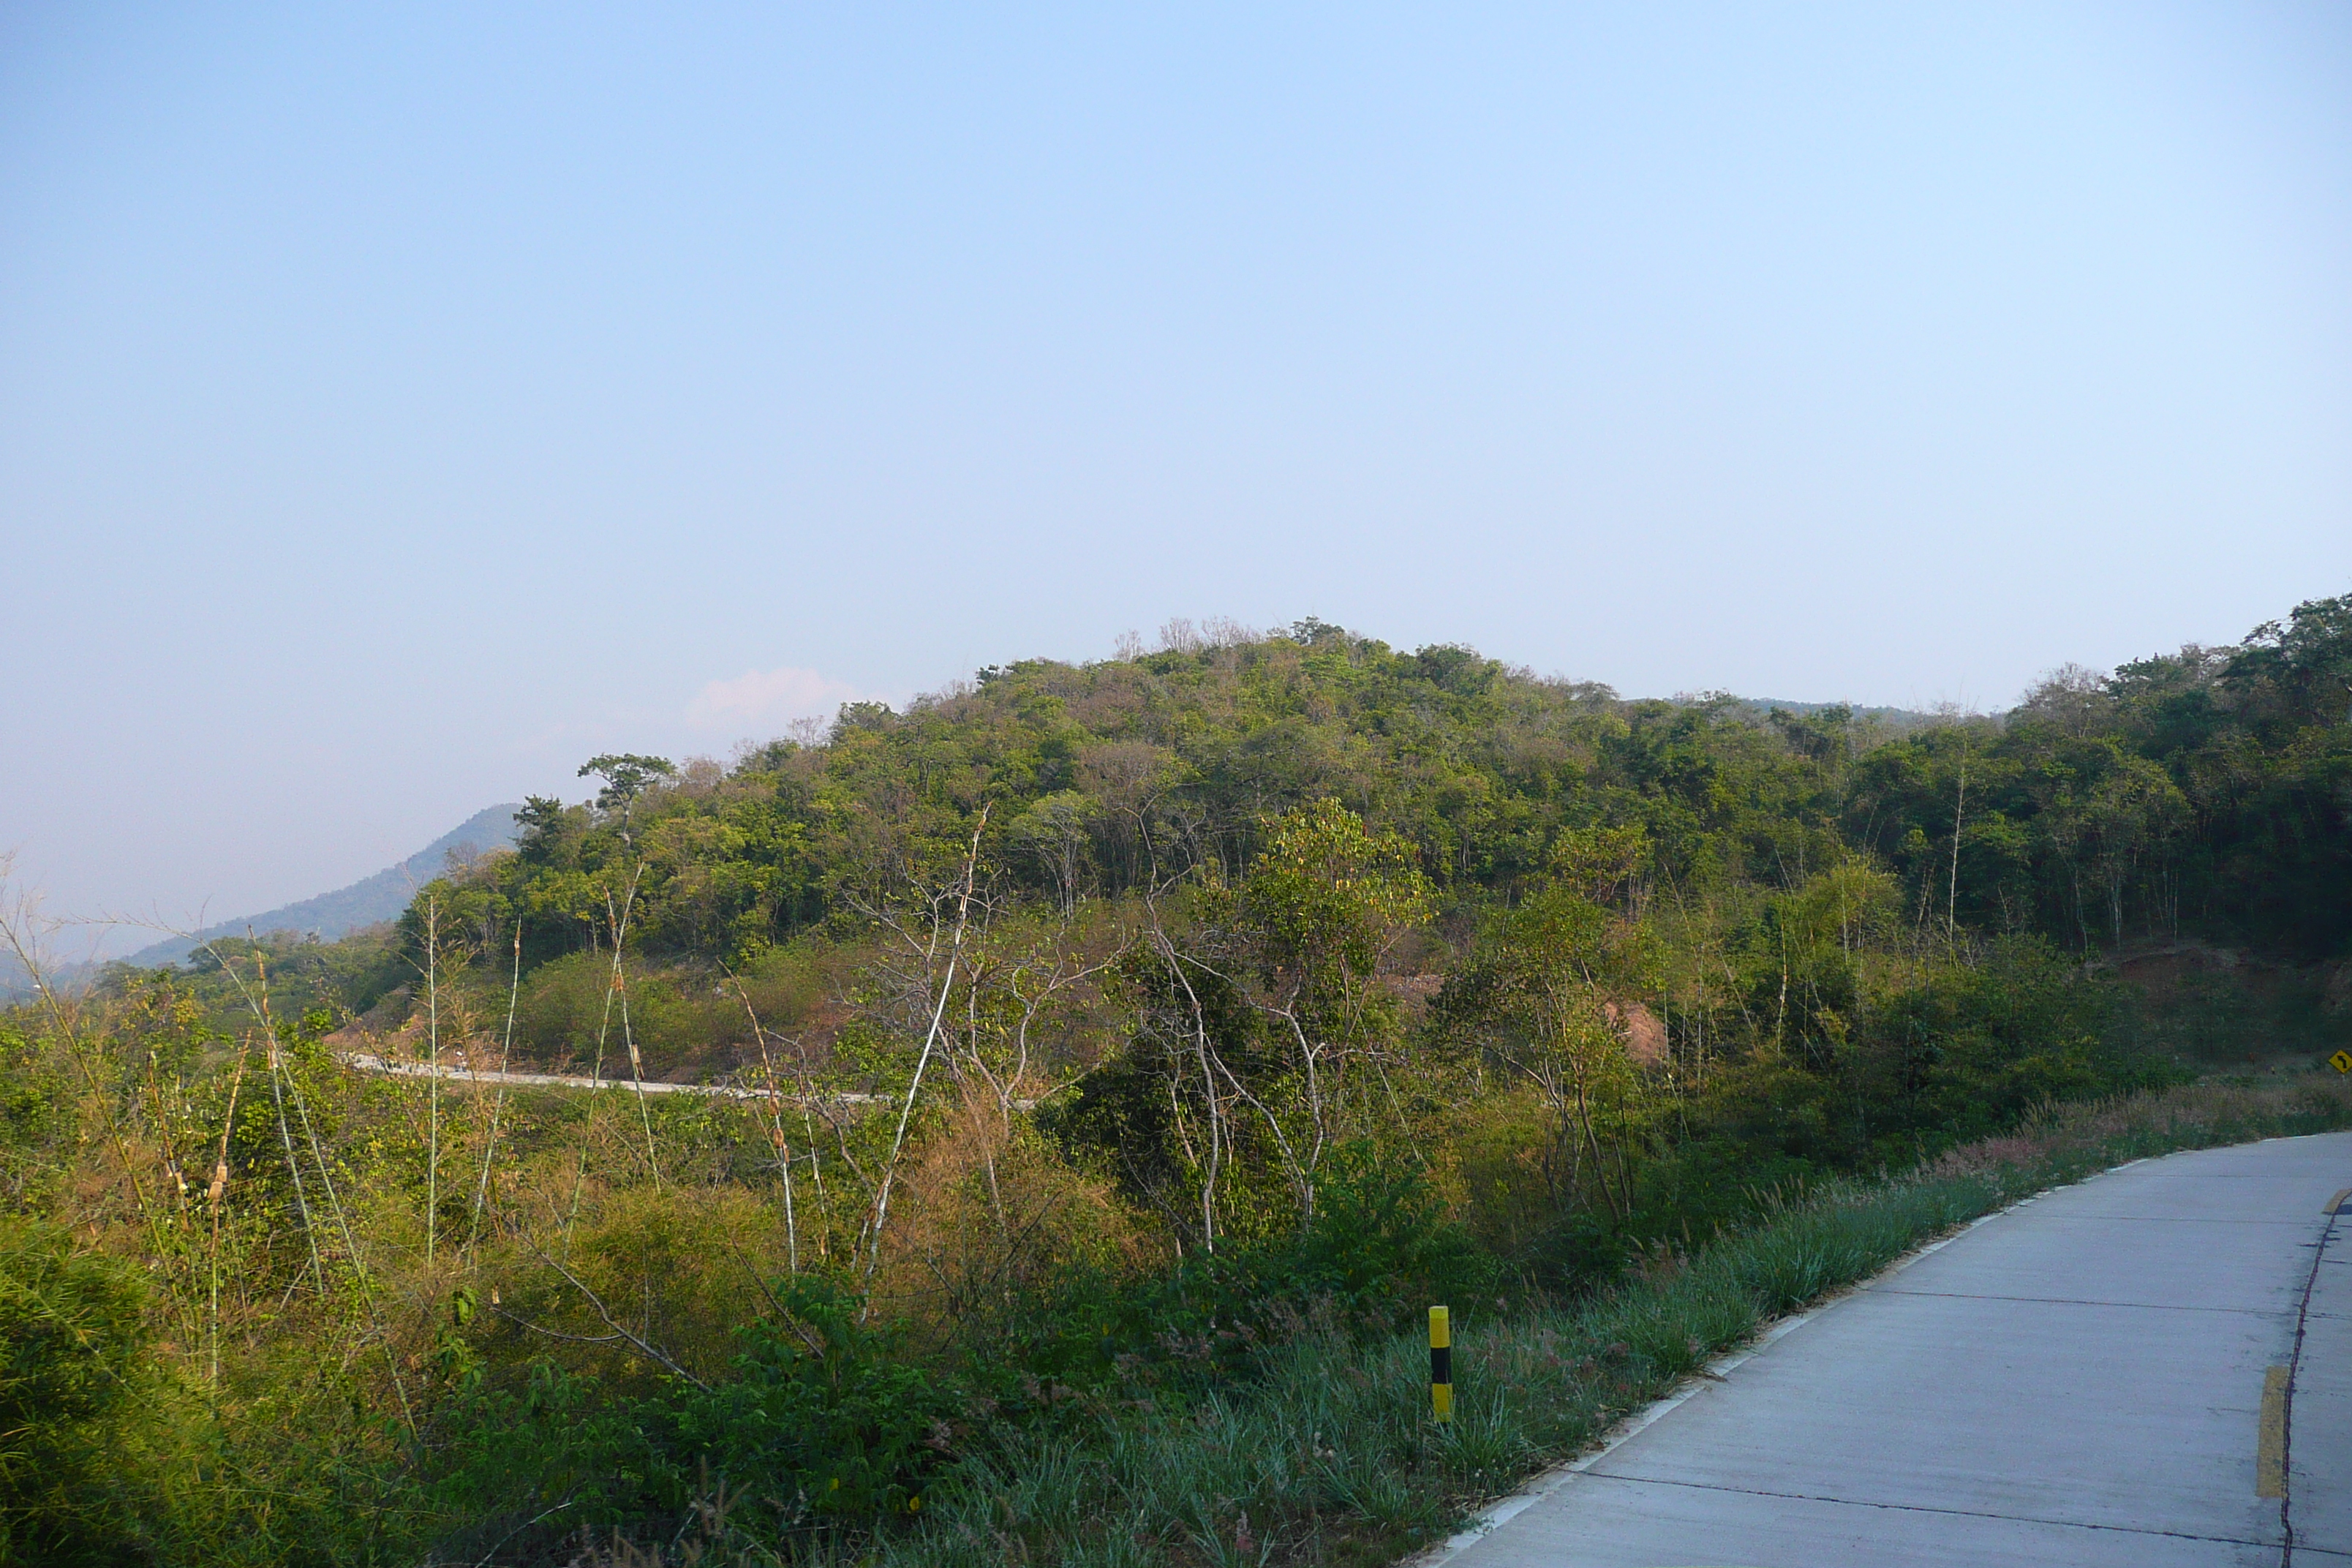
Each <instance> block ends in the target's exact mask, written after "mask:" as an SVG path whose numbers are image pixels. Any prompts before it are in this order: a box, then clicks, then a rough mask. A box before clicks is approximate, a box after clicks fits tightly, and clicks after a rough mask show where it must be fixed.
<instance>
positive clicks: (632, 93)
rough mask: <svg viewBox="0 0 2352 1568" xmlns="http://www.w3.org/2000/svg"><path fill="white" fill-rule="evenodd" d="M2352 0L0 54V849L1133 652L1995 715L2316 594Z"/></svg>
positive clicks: (323, 831)
mask: <svg viewBox="0 0 2352 1568" xmlns="http://www.w3.org/2000/svg"><path fill="white" fill-rule="evenodd" d="M2347 436H2352V10H2347V8H2346V7H2344V6H2343V5H2336V4H2315V5H2262V4H2239V5H2161V4H2157V5H2148V4H2140V5H2049V4H2035V5H2011V6H2004V5H1983V4H1970V5H1949V6H1938V5H1903V6H1888V5H1851V6H1844V5H1808V6H1801V5H1759V6H1739V5H1704V6H1677V5H1639V6H1636V5H1622V6H1607V7H1579V6H1574V5H1541V6H1530V7H1526V8H1520V9H1513V8H1507V7H1479V6H1464V5H1451V6H1444V7H1438V6H1431V7H1427V8H1424V9H1419V10H1408V9H1398V8H1383V7H1379V6H1366V5H1349V6H1336V5H1335V6H1323V7H1307V6H1288V7H1277V6H1252V7H1246V8H1231V9H1219V8H1215V7H1210V6H1192V7H1183V8H1164V9H1159V10H1147V9H1143V8H1114V7H1088V8H1071V9H1066V10H1050V9H1043V8H1026V9H1018V10H1015V9H1005V8H988V7H980V6H970V5H966V6H958V7H952V8H940V9H919V8H908V7H895V8H894V7H887V6H879V5H876V6H861V7H839V8H835V9H833V10H829V11H821V10H817V9H814V8H799V7H787V6H776V5H761V6H745V7H725V6H708V5H666V6H660V7H653V6H646V7H642V8H625V7H616V6H602V5H581V4H575V5H564V6H548V7H545V8H538V9H533V8H526V7H520V6H509V5H483V4H475V5H462V6H460V5H447V6H440V5H414V6H407V7H383V6H376V7H360V6H343V7H326V6H283V7H273V6H263V5H252V6H205V5H197V6H188V5H176V6H163V5H152V6H151V5H107V4H90V5H42V4H26V5H15V6H11V7H9V8H8V9H6V10H5V11H0V549H5V557H0V559H5V563H6V568H7V580H8V582H9V584H10V587H11V589H12V590H13V591H12V592H11V594H10V595H9V597H8V599H7V601H6V603H7V608H8V624H9V631H10V633H11V647H12V654H13V657H12V658H11V659H10V661H9V665H10V669H11V673H12V675H13V679H9V680H8V681H6V682H5V683H0V722H5V731H0V732H5V734H6V735H7V736H8V737H9V742H10V743H9V747H8V752H9V763H8V765H7V766H6V767H5V768H0V848H5V847H16V849H17V850H18V852H19V853H18V862H17V869H18V875H19V877H20V879H28V880H30V881H32V882H35V883H37V884H39V885H40V886H42V887H43V888H45V889H47V894H48V898H49V901H50V906H51V908H52V909H54V910H59V911H64V912H73V913H95V912H99V911H102V910H136V911H141V912H147V911H160V912H161V913H163V915H165V916H166V917H168V918H172V919H175V920H184V919H188V918H190V917H193V916H194V915H195V914H196V913H197V912H199V910H202V911H205V912H206V913H208V914H209V915H210V916H212V917H213V918H220V917H223V916H227V915H233V914H236V913H237V912H240V911H247V910H257V909H260V908H263V907H266V906H268V905H270V904H273V903H277V902H279V901H282V900H288V899H292V898H298V897H301V896H305V895H308V894H310V893H313V892H317V891H319V890H320V889H323V888H326V887H329V886H332V885H335V884H337V883H339V882H342V881H347V880H350V879H353V878H355V877H358V876H360V875H362V874H365V873H366V872H369V871H372V870H373V869H375V868H379V867H381V866H383V865H384V864H386V863H388V862H389V861H391V860H393V859H394V858H397V857H399V856H400V855H403V854H404V853H406V852H408V851H409V850H411V849H413V848H414V847H415V846H416V845H418V844H421V843H423V842H425V840H427V839H429V838H431V837H434V836H435V835H436V834H437V833H439V832H441V831H443V830H444V829H446V828H447V827H448V826H451V825H452V824H454V823H456V822H457V821H458V820H460V819H462V818H463V817H464V816H467V814H468V813H470V812H472V811H473V810H475V809H477V808H478V807H479V806H481V805H484V804H486V803H488V802H490V801H493V800H499V799H511V798H514V797H516V796H519V795H521V794H523V793H524V792H526V791H536V792H541V793H569V794H572V795H578V794H579V793H581V788H582V786H581V785H580V784H577V783H576V782H575V781H574V780H573V779H572V769H573V768H574V767H575V766H576V765H577V763H579V761H580V760H581V759H582V758H583V757H585V756H587V755H589V754H590V753H592V752H597V751H601V750H605V749H611V748H626V749H630V750H638V751H655V752H668V753H670V754H673V755H679V754H686V753H689V752H713V753H718V754H724V752H726V751H727V750H728V748H729V747H730V744H731V743H732V742H735V741H737V740H738V739H740V738H745V737H750V736H765V735H768V734H772V733H775V732H778V731H781V730H782V728H783V726H784V725H785V723H786V722H787V721H789V720H790V719H791V718H792V717H793V716H794V715H795V714H797V713H801V712H808V711H818V710H828V711H829V710H830V709H831V707H832V706H833V704H834V703H835V701H837V700H840V698H842V697H843V696H845V695H874V696H880V697H884V698H886V699H893V700H902V699H903V698H904V697H905V696H906V695H907V694H908V693H909V692H912V691H917V690H921V689H931V688H936V687H938V686H940V685H942V684H944V683H945V682H947V681H950V680H951V679H956V678H958V677H959V676H962V675H967V674H969V673H970V672H971V670H972V669H973V668H976V667H978V666H980V665H982V664H988V663H996V662H1002V661H1004V660H1007V659H1011V658H1019V657H1023V656H1028V655H1050V656H1054V657H1060V658H1101V657H1106V656H1108V654H1109V653H1110V652H1111V650H1112V648H1113V647H1114V645H1115V642H1116V639H1117V638H1118V636H1119V634H1120V633H1121V632H1124V631H1128V630H1130V629H1133V630H1138V631H1140V632H1142V633H1143V634H1144V635H1145V637H1146V638H1147V640H1149V639H1150V637H1152V635H1153V634H1154V632H1155V631H1156V629H1157V628H1158V627H1159V626H1160V624H1161V623H1162V622H1164V621H1166V620H1167V619H1168V618H1170V617H1171V616H1194V617H1200V616H1217V615H1222V616H1232V617H1234V618H1237V619H1239V620H1241V621H1243V622H1245V623H1250V624H1255V625H1264V624H1270V623H1277V622H1285V621H1289V620H1292V619H1295V618H1297V617H1299V616H1306V615H1309V614H1313V615H1317V616H1321V617H1323V618H1325V619H1327V620H1333V621H1339V622H1341V623H1344V624H1346V625H1349V626H1354V627H1357V628H1359V629H1361V630H1364V631H1366V632H1369V633H1370V634H1372V635H1375V636H1379V637H1384V638H1386V639H1388V640H1389V641H1391V642H1392V643H1396V644H1400V645H1403V646H1408V647H1410V646H1415V645H1418V644H1420V643H1423V642H1429V641H1466V642H1470V643H1473V644H1475V645H1476V646H1477V647H1480V648H1482V649H1484V650H1485V651H1486V652H1488V653H1490V654H1493V655H1496V656H1497V657H1500V658H1507V659H1509V660H1511V661H1513V662H1516V663H1523V664H1527V665H1529V666H1532V667H1534V668H1538V669H1539V670H1543V671H1546V672H1559V673H1563V674H1568V675H1571V676H1574V677H1577V678H1580V679H1600V680H1605V681H1608V682H1610V683H1612V685H1615V686H1617V687H1618V688H1619V689H1622V690H1624V691H1626V692H1628V693H1629V694H1664V693H1669V692H1674V691H1677V690H1690V689H1709V688H1728V689H1736V690H1739V691H1742V692H1748V693H1753V694H1764V695H1774V696H1781V697H1788V698H1795V699H1811V700H1827V699H1835V698H1851V699H1856V700H1864V701H1868V702H1887V703H1899V704H1906V705H1927V704H1929V703H1933V702H1936V701H1939V700H1957V701H1961V702H1966V703H1972V704H1977V705H1981V706H2001V705H2005V704H2006V703H2007V702H2009V701H2010V700H2012V699H2013V698H2014V697H2015V696H2016V694H2017V692H2018V691H2019V690H2020V689H2021V688H2022V687H2023V686H2024V685H2025V684H2027V683H2028V682H2029V681H2030V680H2031V679H2032V678H2033V677H2034V676H2035V675H2036V673H2037V672H2039V671H2041V670H2042V669H2045V668H2049V667H2051V666H2053V665H2056V664H2059V663H2061V662H2064V661H2068V660H2075V661H2080V662H2082V663H2085V664H2090V665H2094V666H2106V665H2111V664H2113V663H2114V662H2116V661H2117V660H2119V659H2123V658H2131V657H2136V656H2138V655H2141V654H2145V653H2147V652H2150V651H2154V650H2156V649H2159V648H2164V647H2171V646H2175V645H2177V644H2179V643H2180V642H2182V641H2184V640H2191V639H2195V640H2203V641H2218V640H2227V639H2231V638H2234V637H2238V636H2240V635H2242V633H2243V632H2244V631H2245V629H2246V628H2247V627H2248V626H2251V625H2252V624H2253V623H2254V622H2256V621H2259V620H2262V619H2264V618H2266V617H2269V616H2274V615H2277V614H2280V613H2282V612H2284V610H2285V609H2286V608H2287V607H2288V606H2289V605H2292V604H2294V602H2295V601H2297V600H2299V599H2302V598H2306V597H2314V596H2318V595H2326V594H2334V593H2340V592H2345V591H2347V590H2348V589H2352V442H2347Z"/></svg>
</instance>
